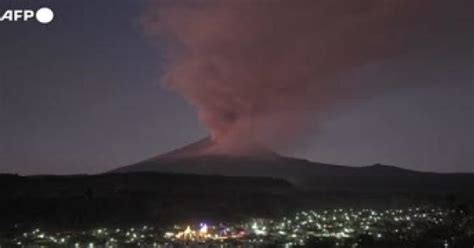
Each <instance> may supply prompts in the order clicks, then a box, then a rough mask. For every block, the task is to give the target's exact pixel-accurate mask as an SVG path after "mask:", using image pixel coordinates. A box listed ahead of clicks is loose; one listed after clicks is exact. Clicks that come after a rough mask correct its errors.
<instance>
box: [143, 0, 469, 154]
mask: <svg viewBox="0 0 474 248" xmlns="http://www.w3.org/2000/svg"><path fill="white" fill-rule="evenodd" d="M469 6H471V7H472V1H464V0H460V1H439V0H361V1H352V0H340V1H337V0H336V1H334V0H183V1H171V0H170V1H163V0H159V1H154V2H152V5H151V6H150V8H149V10H148V11H147V12H146V13H145V14H144V18H143V20H144V26H145V28H146V32H147V33H148V34H150V36H152V37H153V39H154V40H155V41H156V44H157V45H158V47H159V48H160V49H161V50H163V51H164V54H165V55H164V56H165V58H166V62H167V66H166V68H165V73H164V76H163V78H162V81H163V82H164V84H165V85H166V86H167V87H169V88H171V89H172V90H174V91H176V92H178V93H179V94H181V95H182V96H183V97H184V98H185V99H186V100H187V101H189V102H190V103H191V104H193V105H194V106H196V107H197V110H198V114H199V118H200V119H201V120H202V121H203V122H204V124H205V125H206V126H207V127H208V129H209V131H210V134H211V137H212V140H213V141H215V142H218V143H220V144H229V146H238V147H245V146H246V145H248V144H250V143H254V142H256V143H260V144H264V145H269V146H275V145H278V144H284V143H286V142H288V141H290V140H291V139H293V138H295V137H298V136H299V135H300V134H301V132H303V131H304V130H305V129H306V128H307V126H308V123H310V122H311V123H314V120H315V119H316V121H317V119H318V115H319V113H321V111H325V110H326V109H329V108H331V107H334V106H335V105H339V104H341V102H344V101H342V100H343V99H345V98H347V97H352V96H355V95H360V94H364V95H369V96H370V95H372V94H379V93H381V92H383V91H384V90H387V89H388V88H392V87H403V85H402V84H404V83H403V82H400V85H386V84H384V82H377V83H373V82H370V83H369V82H367V83H364V82H360V81H357V82H350V81H347V80H346V81H343V82H342V81H338V80H337V78H338V77H339V76H340V75H342V74H344V73H347V72H350V71H351V70H355V69H357V68H358V67H361V66H364V65H367V64H370V63H374V62H376V61H380V60H384V59H388V58H391V57H395V56H401V55H403V54H410V53H413V52H416V51H419V50H421V49H435V50H436V49H437V47H440V46H450V45H453V44H455V43H456V42H457V41H458V40H457V38H456V37H462V36H463V35H464V34H465V33H466V32H471V31H472V29H471V28H470V27H469V26H468V25H469V24H468V23H472V22H470V21H472V17H471V16H472V15H471V14H472V13H471V11H472V8H470V7H469ZM412 83H413V82H409V83H406V82H405V84H412Z"/></svg>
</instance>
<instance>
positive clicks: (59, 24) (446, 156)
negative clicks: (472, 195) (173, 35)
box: [0, 0, 474, 174]
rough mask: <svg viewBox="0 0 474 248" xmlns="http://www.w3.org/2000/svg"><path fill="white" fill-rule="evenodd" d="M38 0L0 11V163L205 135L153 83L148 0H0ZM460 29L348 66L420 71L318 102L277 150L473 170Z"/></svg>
mask: <svg viewBox="0 0 474 248" xmlns="http://www.w3.org/2000/svg"><path fill="white" fill-rule="evenodd" d="M112 3H113V4H112ZM42 6H48V7H50V8H51V9H53V10H54V11H55V19H54V21H53V22H52V23H50V24H47V25H42V24H39V23H36V22H35V21H31V22H28V23H0V173H19V174H70V173H98V172H104V171H107V170H110V169H113V168H116V167H119V166H123V165H128V164H131V163H134V162H138V161H140V160H143V159H146V158H149V157H152V156H155V155H157V154H159V153H163V152H166V151H169V150H172V149H174V148H177V147H180V146H182V145H185V144H187V143H191V142H194V141H196V140H198V139H200V138H202V137H205V136H207V135H208V134H207V130H206V128H205V127H204V126H203V124H201V123H200V122H199V120H198V118H197V115H196V109H195V108H194V107H193V106H191V105H190V104H188V103H187V102H186V101H185V100H184V99H183V98H182V97H181V96H179V95H177V94H176V93H175V92H172V91H170V90H168V89H165V88H164V87H163V86H162V85H161V84H160V77H161V75H162V73H163V70H162V68H163V64H164V60H163V55H162V49H165V48H161V47H157V46H156V44H155V43H154V42H153V41H152V40H150V38H149V37H147V35H145V32H144V31H143V27H142V25H141V24H140V23H141V22H140V20H141V16H142V15H143V12H144V9H145V8H147V7H148V4H147V1H145V0H129V1H123V0H121V1H92V0H91V1H62V0H57V1H44V0H36V1H6V0H0V10H1V12H3V11H4V10H5V9H8V8H12V7H13V8H32V9H37V8H38V7H42ZM458 40H459V41H461V42H459V43H457V44H456V45H451V44H450V45H449V46H443V47H441V48H439V49H431V50H429V51H420V52H417V53H412V54H410V55H409V56H397V57H394V58H391V59H386V60H381V61H377V62H374V63H371V64H369V65H365V66H363V67H361V68H358V69H357V70H356V71H354V72H351V73H350V74H349V75H344V76H343V77H342V79H341V80H343V81H344V80H361V81H373V82H376V81H381V80H383V81H388V82H392V81H393V82H397V81H403V82H417V83H416V84H414V86H413V87H404V88H400V89H396V90H393V91H390V92H385V93H384V94H380V95H377V96H374V97H370V98H357V99H352V100H351V101H352V102H351V103H350V104H349V105H348V106H344V107H341V108H338V109H336V110H335V111H328V112H326V113H323V114H322V116H323V118H322V119H321V120H320V123H319V125H318V126H317V128H313V129H310V130H308V131H307V134H305V139H302V140H300V142H297V143H296V144H294V142H293V144H292V146H291V147H289V148H283V149H282V150H281V151H280V152H281V153H282V154H286V155H292V156H298V157H303V158H307V159H310V160H314V161H319V162H327V163H333V164H343V165H353V166H362V165H370V164H374V163H383V164H391V165H396V166H399V167H403V168H408V169H415V170H423V171H436V172H465V171H469V172H474V165H473V161H474V153H473V152H472V150H473V149H472V141H473V140H474V109H473V106H474V83H473V65H474V63H473V59H472V57H473V50H472V49H473V47H472V43H471V42H472V40H473V34H472V33H471V34H470V35H468V36H466V37H460V38H459V39H458ZM420 82H427V83H420Z"/></svg>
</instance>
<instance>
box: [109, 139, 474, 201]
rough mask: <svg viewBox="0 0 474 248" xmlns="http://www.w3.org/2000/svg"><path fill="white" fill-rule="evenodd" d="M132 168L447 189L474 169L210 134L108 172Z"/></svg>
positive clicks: (322, 186)
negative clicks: (310, 151)
mask: <svg viewBox="0 0 474 248" xmlns="http://www.w3.org/2000/svg"><path fill="white" fill-rule="evenodd" d="M236 151H237V152H236ZM131 172H165V173H179V174H198V175H221V176H242V177H270V178H277V179H285V180H287V181H289V182H291V183H293V184H295V185H296V186H299V187H302V188H308V189H312V190H338V191H339V190H342V191H384V192H386V191H397V192H400V191H401V192H404V191H409V192H413V191H436V192H445V191H466V190H470V189H472V188H474V174H472V173H446V174H443V173H432V172H420V171H412V170H407V169H403V168H399V167H395V166H390V165H381V164H375V165H368V166H360V167H353V166H342V165H333V164H325V163H318V162H312V161H308V160H305V159H299V158H293V157H287V156H282V155H280V154H278V153H276V152H274V151H272V150H270V149H267V148H265V147H263V146H260V145H258V144H247V145H246V146H240V147H239V148H238V149H235V147H228V146H225V145H224V146H223V145H221V144H218V143H216V142H215V141H213V140H212V139H210V138H205V139H202V140H200V141H198V142H195V143H192V144H190V145H187V146H184V147H182V148H179V149H176V150H173V151H170V152H168V153H165V154H161V155H158V156H155V157H152V158H150V159H147V160H144V161H142V162H139V163H136V164H132V165H128V166H124V167H120V168H117V169H115V170H112V171H110V172H109V173H131Z"/></svg>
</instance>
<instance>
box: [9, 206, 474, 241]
mask: <svg viewBox="0 0 474 248" xmlns="http://www.w3.org/2000/svg"><path fill="white" fill-rule="evenodd" d="M0 245H2V247H89V248H92V247H394V248H395V247H396V248H400V247H424V248H426V247H460V248H462V247H473V246H474V218H473V216H472V214H470V213H468V212H466V210H464V209H442V208H435V207H428V206H424V207H413V208H406V209H386V210H374V209H359V210H355V209H332V210H320V211H314V210H306V211H299V212H297V213H295V214H293V215H290V216H285V217H282V218H249V219H247V220H246V221H243V222H234V223H214V222H201V223H189V222H188V223H181V224H175V225H169V226H167V227H163V226H162V227H160V226H148V225H142V226H134V227H111V226H104V227H96V228H92V229H82V230H73V229H70V230H68V229H64V230H54V229H51V230H43V229H40V228H33V229H29V230H22V229H21V228H12V229H10V230H9V231H7V232H4V233H3V235H2V236H0Z"/></svg>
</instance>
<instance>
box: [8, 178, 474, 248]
mask: <svg viewBox="0 0 474 248" xmlns="http://www.w3.org/2000/svg"><path fill="white" fill-rule="evenodd" d="M341 183H343V182H338V184H341ZM351 183H353V182H351ZM328 185H330V184H328ZM0 195H1V198H0V247H2V248H3V247H91V248H92V247H381V248H383V247H397V248H400V247H462V248H464V247H473V246H474V242H473V240H474V218H473V212H474V207H473V206H474V202H473V201H474V197H473V192H472V190H471V189H466V190H464V191H458V190H456V191H452V190H451V191H450V190H444V191H437V190H432V191H427V190H426V188H425V189H423V190H417V189H416V188H412V189H410V190H407V189H404V190H403V191H395V190H393V189H391V190H386V189H384V188H375V189H374V190H360V189H357V188H354V189H353V190H344V191H341V190H335V189H331V188H328V189H326V190H324V189H319V190H308V189H307V188H299V187H296V186H294V185H292V184H290V183H288V182H287V181H284V180H281V179H271V178H258V177H223V176H211V175H208V176H203V175H200V176H199V175H183V174H162V173H161V174H160V173H131V174H103V175H93V176H31V177H21V176H16V175H0ZM188 226H189V228H188Z"/></svg>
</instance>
